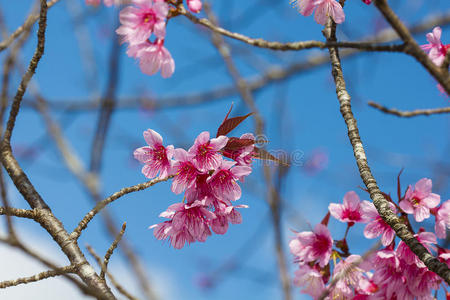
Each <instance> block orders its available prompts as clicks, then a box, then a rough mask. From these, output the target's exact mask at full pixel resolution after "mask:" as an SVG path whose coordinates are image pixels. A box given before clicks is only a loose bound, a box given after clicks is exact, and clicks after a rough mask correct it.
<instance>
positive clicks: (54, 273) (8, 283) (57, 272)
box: [0, 266, 75, 289]
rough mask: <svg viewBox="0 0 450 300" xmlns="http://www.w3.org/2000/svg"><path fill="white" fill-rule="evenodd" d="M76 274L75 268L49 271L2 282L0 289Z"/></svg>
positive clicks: (67, 267) (69, 267) (68, 267)
mask: <svg viewBox="0 0 450 300" xmlns="http://www.w3.org/2000/svg"><path fill="white" fill-rule="evenodd" d="M74 272H75V267H74V266H66V267H62V268H58V269H55V270H48V271H44V272H41V273H38V274H35V275H33V276H28V277H22V278H17V279H13V280H6V281H2V282H0V289H4V288H7V287H11V286H16V285H19V284H27V283H30V282H36V281H40V280H43V279H47V278H51V277H55V276H60V275H63V274H68V273H74Z"/></svg>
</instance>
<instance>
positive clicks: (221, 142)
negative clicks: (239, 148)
mask: <svg viewBox="0 0 450 300" xmlns="http://www.w3.org/2000/svg"><path fill="white" fill-rule="evenodd" d="M227 142H228V137H226V136H224V135H221V136H219V137H217V138H214V139H211V143H210V145H211V146H212V147H213V149H214V150H216V151H218V150H220V149H222V148H223V147H225V145H226V144H227Z"/></svg>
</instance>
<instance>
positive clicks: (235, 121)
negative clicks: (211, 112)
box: [216, 112, 253, 137]
mask: <svg viewBox="0 0 450 300" xmlns="http://www.w3.org/2000/svg"><path fill="white" fill-rule="evenodd" d="M228 113H230V112H228ZM252 114H253V113H249V114H246V115H245V116H240V117H234V118H230V119H228V114H227V117H226V118H225V120H223V123H222V124H221V125H220V126H219V129H217V135H216V137H218V136H221V135H227V133H229V132H230V131H231V130H233V129H234V128H236V127H237V126H238V125H239V124H241V122H242V121H244V120H245V119H247V118H248V117H249V116H251V115H252Z"/></svg>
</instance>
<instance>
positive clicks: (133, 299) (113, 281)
mask: <svg viewBox="0 0 450 300" xmlns="http://www.w3.org/2000/svg"><path fill="white" fill-rule="evenodd" d="M86 249H87V250H88V252H89V253H90V254H91V255H92V257H93V258H94V259H95V260H96V261H97V263H98V265H99V266H101V268H102V269H103V264H102V259H101V258H100V256H99V255H98V254H97V253H96V252H95V250H94V249H93V248H92V247H91V246H89V245H86ZM106 275H108V278H109V280H110V281H111V284H112V285H113V286H114V287H115V288H116V289H117V291H119V293H121V294H122V295H124V296H125V297H126V298H127V299H129V300H139V299H138V298H136V297H134V296H133V295H131V294H130V293H129V292H128V291H127V290H126V289H125V288H124V287H123V286H122V285H121V284H120V283H119V282H118V281H117V280H116V279H115V277H114V276H113V275H112V274H111V272H106Z"/></svg>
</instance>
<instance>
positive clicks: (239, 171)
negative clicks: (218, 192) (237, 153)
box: [231, 166, 252, 177]
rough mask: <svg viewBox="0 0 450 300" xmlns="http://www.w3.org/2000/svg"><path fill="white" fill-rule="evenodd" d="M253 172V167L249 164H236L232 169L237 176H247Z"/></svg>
mask: <svg viewBox="0 0 450 300" xmlns="http://www.w3.org/2000/svg"><path fill="white" fill-rule="evenodd" d="M251 172H252V168H250V167H247V166H236V167H234V168H232V169H231V173H233V175H234V176H236V177H242V176H247V175H249V174H250V173H251Z"/></svg>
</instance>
